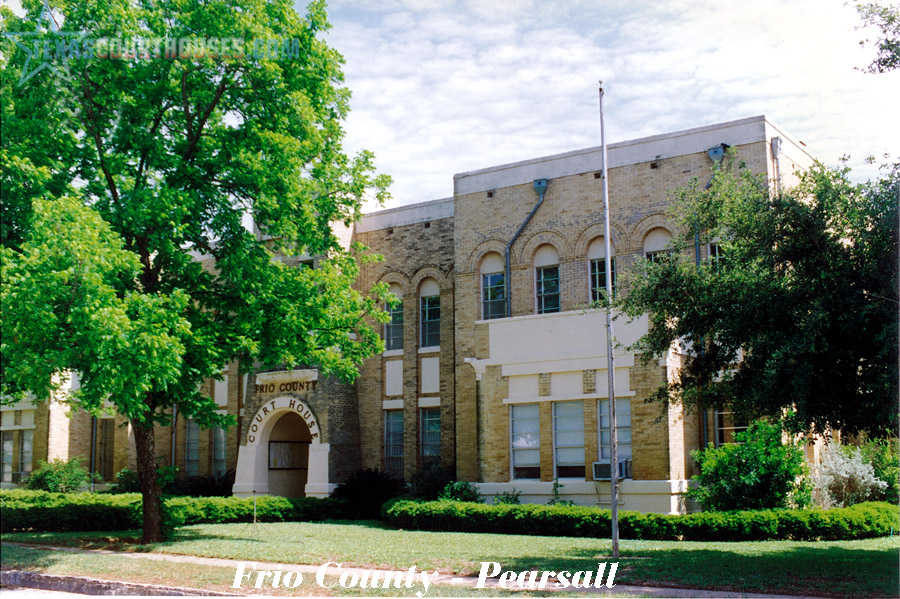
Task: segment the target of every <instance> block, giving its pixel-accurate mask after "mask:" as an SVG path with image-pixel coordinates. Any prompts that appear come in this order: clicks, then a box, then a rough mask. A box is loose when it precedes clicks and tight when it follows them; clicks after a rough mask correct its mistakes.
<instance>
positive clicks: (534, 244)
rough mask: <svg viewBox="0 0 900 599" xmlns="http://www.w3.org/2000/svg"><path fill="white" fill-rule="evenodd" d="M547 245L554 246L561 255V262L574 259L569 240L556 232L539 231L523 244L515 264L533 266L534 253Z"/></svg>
mask: <svg viewBox="0 0 900 599" xmlns="http://www.w3.org/2000/svg"><path fill="white" fill-rule="evenodd" d="M545 244H548V245H552V246H553V247H554V248H555V249H556V252H557V253H558V254H559V261H560V262H564V261H566V260H569V259H571V258H572V247H571V245H570V244H569V242H568V240H566V238H565V237H564V236H563V235H562V234H560V233H557V232H556V231H549V230H545V231H538V232H537V233H535V234H534V235H532V236H531V237H529V238H528V240H527V241H525V242H524V243H523V244H522V246H521V247H522V249H521V250H519V253H518V256H517V257H516V258H517V259H516V261H515V263H516V264H520V265H521V264H531V258H532V256H534V252H535V251H537V249H538V248H539V247H540V246H542V245H545ZM517 245H518V244H517Z"/></svg>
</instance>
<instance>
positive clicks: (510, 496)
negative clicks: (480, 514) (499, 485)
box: [494, 487, 522, 505]
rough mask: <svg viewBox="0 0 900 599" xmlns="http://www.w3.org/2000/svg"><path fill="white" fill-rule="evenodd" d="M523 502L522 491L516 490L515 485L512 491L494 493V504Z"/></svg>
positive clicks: (517, 503)
mask: <svg viewBox="0 0 900 599" xmlns="http://www.w3.org/2000/svg"><path fill="white" fill-rule="evenodd" d="M521 503H522V491H516V488H515V487H513V488H512V490H510V491H503V492H502V493H497V494H496V495H494V505H519V504H521Z"/></svg>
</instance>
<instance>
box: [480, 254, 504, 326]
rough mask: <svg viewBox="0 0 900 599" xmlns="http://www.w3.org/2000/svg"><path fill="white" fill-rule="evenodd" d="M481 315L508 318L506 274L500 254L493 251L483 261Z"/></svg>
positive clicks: (486, 318) (489, 317) (487, 318)
mask: <svg viewBox="0 0 900 599" xmlns="http://www.w3.org/2000/svg"><path fill="white" fill-rule="evenodd" d="M481 317H482V318H483V319H485V320H491V319H493V318H506V274H505V264H504V262H503V258H501V257H500V254H497V253H495V252H491V253H489V254H487V255H486V256H485V257H484V259H483V260H482V261H481Z"/></svg>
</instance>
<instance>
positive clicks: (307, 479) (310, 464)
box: [232, 395, 332, 497]
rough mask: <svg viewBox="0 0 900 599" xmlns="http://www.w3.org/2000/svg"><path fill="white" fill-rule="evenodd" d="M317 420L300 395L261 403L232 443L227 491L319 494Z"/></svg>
mask: <svg viewBox="0 0 900 599" xmlns="http://www.w3.org/2000/svg"><path fill="white" fill-rule="evenodd" d="M321 441H322V439H321V432H320V429H319V423H318V420H317V419H316V417H315V414H313V412H312V410H310V408H309V406H308V405H307V404H306V402H305V401H303V400H302V399H300V398H298V397H296V396H290V395H283V396H280V397H276V398H275V399H272V400H269V401H267V402H266V403H264V404H263V405H262V406H261V407H260V408H259V410H258V411H257V412H256V414H255V416H254V417H253V419H252V420H251V421H250V426H249V427H248V430H247V439H246V443H245V444H244V445H241V446H240V448H238V462H237V471H236V473H235V477H234V487H233V488H232V493H233V494H234V495H236V496H238V497H250V496H252V495H253V493H254V492H256V493H257V494H260V495H284V496H286V497H302V496H307V497H325V496H327V495H328V494H329V493H330V492H331V487H332V485H330V484H329V482H328V453H329V449H330V448H329V444H328V443H322V442H321Z"/></svg>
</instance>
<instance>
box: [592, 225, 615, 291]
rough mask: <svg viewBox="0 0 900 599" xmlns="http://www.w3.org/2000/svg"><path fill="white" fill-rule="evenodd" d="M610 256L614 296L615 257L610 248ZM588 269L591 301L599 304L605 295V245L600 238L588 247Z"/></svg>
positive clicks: (613, 251)
mask: <svg viewBox="0 0 900 599" xmlns="http://www.w3.org/2000/svg"><path fill="white" fill-rule="evenodd" d="M610 253H611V254H612V256H611V258H610V262H611V265H612V292H613V297H615V296H616V257H615V248H613V247H612V246H610ZM588 267H589V270H590V286H591V301H592V302H599V301H601V300H602V299H603V297H604V296H605V295H606V244H605V242H604V240H603V238H602V237H598V238H597V239H595V240H594V241H592V242H591V245H590V246H589V247H588Z"/></svg>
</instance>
